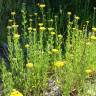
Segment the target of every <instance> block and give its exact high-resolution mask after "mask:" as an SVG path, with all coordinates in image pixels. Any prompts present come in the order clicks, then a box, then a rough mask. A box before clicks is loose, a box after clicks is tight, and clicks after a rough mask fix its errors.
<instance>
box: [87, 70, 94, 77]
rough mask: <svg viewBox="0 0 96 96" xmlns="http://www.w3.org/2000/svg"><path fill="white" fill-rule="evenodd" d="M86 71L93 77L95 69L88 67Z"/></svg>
mask: <svg viewBox="0 0 96 96" xmlns="http://www.w3.org/2000/svg"><path fill="white" fill-rule="evenodd" d="M85 72H86V73H87V75H88V76H89V77H92V76H93V75H94V70H93V69H87V70H85Z"/></svg>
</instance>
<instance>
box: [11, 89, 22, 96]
mask: <svg viewBox="0 0 96 96" xmlns="http://www.w3.org/2000/svg"><path fill="white" fill-rule="evenodd" d="M10 96H23V94H22V93H20V92H19V91H17V90H16V89H14V90H13V91H12V92H11V94H10Z"/></svg>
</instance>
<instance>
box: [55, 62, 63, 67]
mask: <svg viewBox="0 0 96 96" xmlns="http://www.w3.org/2000/svg"><path fill="white" fill-rule="evenodd" d="M54 66H55V67H58V68H61V67H63V66H64V62H63V61H56V62H54Z"/></svg>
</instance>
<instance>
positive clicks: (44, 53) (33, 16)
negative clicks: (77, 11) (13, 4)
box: [0, 3, 96, 96]
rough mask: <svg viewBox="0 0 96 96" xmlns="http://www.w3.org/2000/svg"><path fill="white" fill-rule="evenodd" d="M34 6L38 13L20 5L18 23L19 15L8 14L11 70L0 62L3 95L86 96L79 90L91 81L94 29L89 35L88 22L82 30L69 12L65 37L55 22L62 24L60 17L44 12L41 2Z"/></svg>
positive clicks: (95, 54)
mask: <svg viewBox="0 0 96 96" xmlns="http://www.w3.org/2000/svg"><path fill="white" fill-rule="evenodd" d="M34 7H35V8H38V11H36V12H32V13H31V12H29V10H27V8H26V4H25V3H23V4H22V8H21V13H20V16H21V20H20V21H21V23H20V24H18V23H17V19H16V16H17V15H19V14H17V13H16V12H15V11H12V12H11V14H10V18H9V20H8V25H7V32H8V36H7V40H8V51H9V56H8V60H9V63H10V66H11V68H10V70H7V68H6V67H5V63H4V60H2V64H1V66H0V69H1V70H2V80H3V85H2V86H3V96H43V95H44V94H45V93H48V95H47V96H49V95H50V94H52V93H54V94H55V93H56V94H55V95H54V96H58V94H62V96H70V94H72V95H74V96H75V92H76V94H78V95H79V96H89V95H88V94H87V92H85V91H81V90H84V89H86V86H87V84H86V82H85V81H86V78H87V77H88V80H89V79H90V78H89V77H90V76H91V78H92V80H94V75H95V70H96V60H95V59H96V42H95V41H96V36H95V35H96V34H95V32H96V28H95V26H94V27H92V30H91V31H92V32H91V31H90V32H89V29H88V27H89V23H90V22H89V21H85V24H84V26H83V27H81V26H79V21H80V17H79V16H77V15H75V16H74V18H73V20H72V19H71V15H72V13H71V12H67V21H66V24H67V26H66V30H65V31H66V33H67V35H66V38H65V34H63V32H61V31H62V30H61V28H60V26H58V20H59V19H60V23H61V21H62V19H63V17H62V16H61V17H60V18H59V15H58V14H53V13H52V12H51V10H48V12H46V10H45V9H46V8H45V7H47V6H46V5H45V4H44V3H43V4H40V3H39V4H38V6H34ZM32 9H34V8H33V7H32ZM60 10H61V9H60ZM61 11H62V10H61ZM61 11H60V14H61V13H62V12H61ZM62 22H63V21H62ZM63 23H64V22H63ZM20 29H21V30H20ZM61 33H62V34H61ZM62 47H64V48H62ZM63 50H65V51H64V52H63ZM9 71H10V72H9ZM48 81H54V82H55V83H53V82H50V83H49V82H48ZM88 82H90V80H89V81H88ZM50 85H51V86H52V90H51V91H50V90H49V89H50ZM83 85H85V86H83ZM13 89H16V90H14V91H12V90H13ZM53 89H54V90H53ZM57 89H58V90H57ZM18 90H19V91H20V92H19V91H18ZM74 90H75V91H74ZM91 95H92V94H91ZM44 96H45V95H44ZM52 96H53V95H52ZM92 96H93V95H92Z"/></svg>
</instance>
